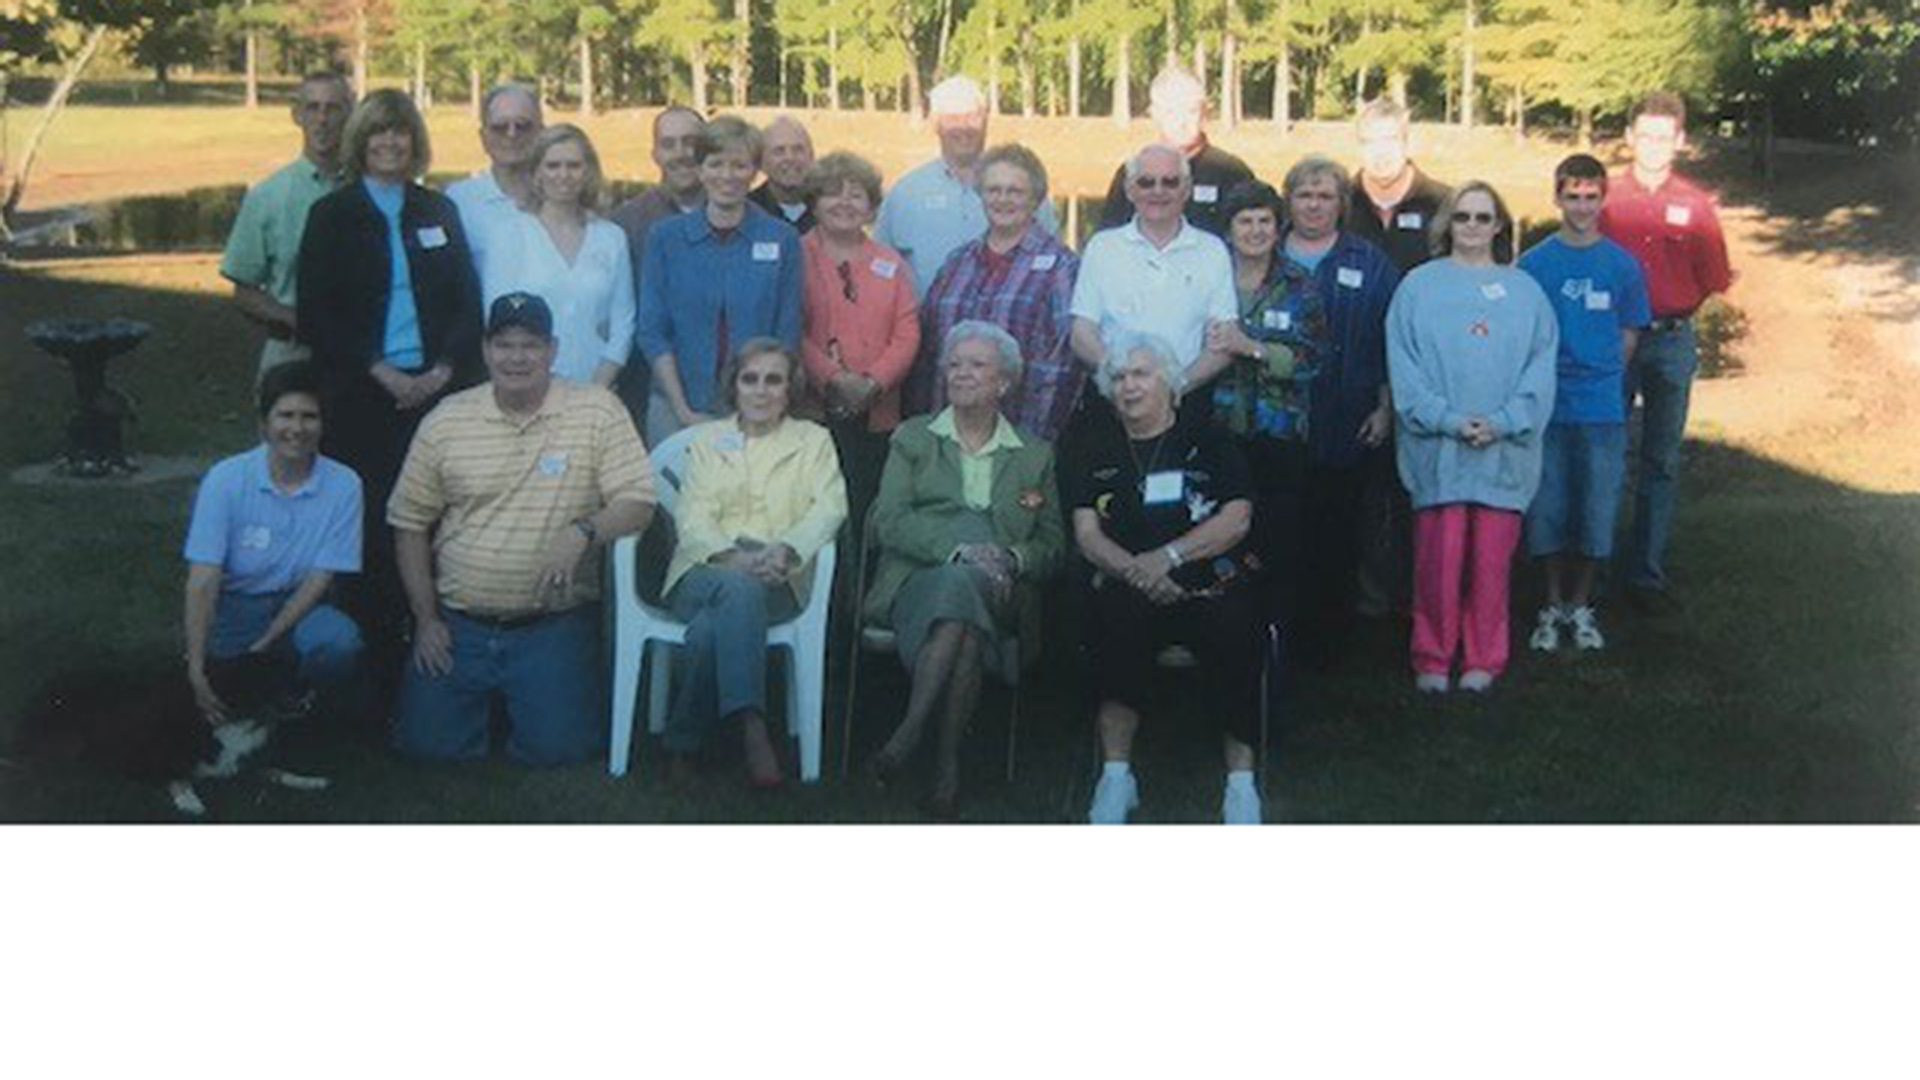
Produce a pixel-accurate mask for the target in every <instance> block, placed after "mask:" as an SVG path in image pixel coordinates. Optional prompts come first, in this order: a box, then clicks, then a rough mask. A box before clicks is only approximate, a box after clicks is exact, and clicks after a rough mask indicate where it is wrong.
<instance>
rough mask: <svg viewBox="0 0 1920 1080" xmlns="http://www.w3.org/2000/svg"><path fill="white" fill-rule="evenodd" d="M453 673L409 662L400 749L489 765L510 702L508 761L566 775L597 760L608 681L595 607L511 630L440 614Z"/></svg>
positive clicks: (397, 732) (398, 726)
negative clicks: (494, 710)
mask: <svg viewBox="0 0 1920 1080" xmlns="http://www.w3.org/2000/svg"><path fill="white" fill-rule="evenodd" d="M441 615H442V617H443V618H445V619H446V621H447V629H448V630H449V631H450V632H451V633H452V635H453V670H452V671H449V672H448V673H446V674H445V675H427V674H424V673H422V672H421V671H420V669H419V667H418V666H417V665H415V664H413V663H412V662H411V661H409V662H408V664H407V671H406V676H405V678H404V680H403V681H402V683H401V686H400V710H399V715H398V717H397V718H396V720H395V725H394V733H393V736H394V745H395V746H396V747H397V748H398V749H399V750H400V752H401V753H403V754H407V755H409V756H411V757H417V758H426V759H429V760H435V761H466V760H471V759H474V758H480V757H484V756H486V753H487V715H488V708H489V706H490V705H491V704H492V701H493V695H494V694H496V693H498V694H500V695H502V696H503V697H505V698H506V704H507V719H508V722H509V724H510V728H509V731H508V734H507V756H508V757H510V758H513V759H514V760H515V761H519V762H521V763H523V764H527V765H566V764H572V763H574V762H580V761H585V760H587V759H588V758H591V757H593V756H594V755H596V754H598V753H600V751H601V748H602V746H603V745H604V743H603V739H604V737H605V735H606V706H605V704H604V703H603V698H604V697H605V695H606V686H605V683H606V672H605V671H604V670H603V666H604V665H602V664H601V663H600V609H599V608H598V607H597V606H595V605H591V604H590V605H587V606H585V607H581V608H575V609H574V610H572V611H567V612H562V613H560V614H558V615H551V616H548V617H546V618H544V619H539V620H537V621H535V622H532V623H528V624H526V625H523V626H515V627H511V628H504V627H499V626H495V625H491V624H488V623H485V622H481V621H479V620H476V619H469V618H467V617H466V616H464V615H462V614H460V613H459V612H457V611H443V612H442V613H441Z"/></svg>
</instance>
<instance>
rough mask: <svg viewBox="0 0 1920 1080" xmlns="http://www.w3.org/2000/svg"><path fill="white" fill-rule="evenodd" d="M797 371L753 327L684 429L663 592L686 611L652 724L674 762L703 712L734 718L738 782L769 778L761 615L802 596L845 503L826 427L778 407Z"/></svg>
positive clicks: (702, 734) (684, 759)
mask: <svg viewBox="0 0 1920 1080" xmlns="http://www.w3.org/2000/svg"><path fill="white" fill-rule="evenodd" d="M804 383H805V380H804V378H803V376H802V369H801V367H800V365H799V364H798V363H796V362H795V360H794V358H793V354H792V352H791V351H790V350H789V349H788V348H787V347H786V346H785V345H784V344H782V343H781V342H780V341H779V340H777V339H775V338H766V337H762V338H754V339H752V340H750V341H748V342H747V343H746V344H744V345H742V346H741V347H740V351H739V352H737V353H735V354H734V355H733V357H732V358H731V359H729V360H728V361H727V363H726V365H725V366H724V367H723V368H722V369H721V371H720V376H719V386H720V391H719V395H720V396H719V402H720V404H721V406H722V407H723V408H726V409H728V410H729V412H730V415H728V416H726V417H723V418H722V419H719V420H714V421H710V422H708V423H705V424H701V425H700V426H698V427H696V428H694V429H693V431H692V433H691V434H690V435H689V438H690V439H691V442H690V443H689V445H688V447H687V463H686V468H685V476H686V479H685V482H684V483H682V484H681V487H680V502H679V504H678V506H677V507H676V508H675V510H674V524H675V527H676V529H677V531H678V533H679V543H678V545H677V546H676V547H675V548H674V552H673V561H672V562H671V563H670V564H669V565H668V567H667V577H666V596H667V603H668V604H669V605H670V606H671V607H672V608H673V613H674V615H675V617H677V618H679V619H681V620H682V621H684V622H685V623H686V624H687V640H686V648H684V649H682V650H681V653H680V668H679V671H678V672H677V673H676V676H675V680H674V687H675V689H674V698H673V711H672V712H671V713H670V714H669V717H668V721H667V730H666V736H665V742H666V746H667V750H668V752H669V753H670V754H672V755H673V756H674V762H675V771H676V772H682V773H684V772H685V771H687V769H688V766H689V763H690V761H691V757H692V755H693V754H695V753H696V752H697V751H699V749H700V748H701V745H702V744H703V743H704V742H705V740H706V735H707V732H708V731H709V730H710V729H711V728H712V727H713V726H714V725H715V724H717V723H725V724H728V725H733V724H736V723H737V724H738V725H739V726H740V737H741V746H742V749H743V751H744V753H745V757H746V764H747V780H748V783H750V784H751V785H752V786H753V787H756V788H770V787H778V786H780V783H781V776H782V773H781V769H780V764H779V759H778V758H777V757H776V756H775V755H774V752H773V742H772V740H771V739H770V738H769V737H768V734H767V721H766V697H767V693H766V688H767V660H766V655H767V626H768V624H769V623H771V622H775V621H778V620H780V619H785V618H788V617H791V616H792V615H793V614H794V613H795V612H797V611H799V610H800V609H801V608H802V607H804V606H806V603H807V587H808V586H809V585H810V584H811V583H812V581H813V558H814V555H815V554H817V553H818V552H819V551H820V549H821V548H823V547H825V546H826V545H827V542H828V541H830V540H832V539H833V537H834V534H835V533H836V532H838V531H839V529H840V523H841V522H842V521H844V520H846V516H847V494H846V486H845V484H844V483H843V482H842V481H841V478H840V464H839V461H838V459H837V457H836V455H835V453H834V448H833V439H832V438H831V437H829V436H828V435H827V432H826V431H825V429H823V428H821V427H820V425H818V424H815V423H812V422H810V421H807V420H801V419H797V418H795V417H794V416H792V415H791V412H790V407H791V405H792V403H793V402H794V401H795V400H796V399H797V398H798V397H799V396H800V391H801V390H802V388H803V386H804Z"/></svg>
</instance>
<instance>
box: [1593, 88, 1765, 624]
mask: <svg viewBox="0 0 1920 1080" xmlns="http://www.w3.org/2000/svg"><path fill="white" fill-rule="evenodd" d="M1627 144H1628V146H1629V147H1630V148H1631V149H1632V151H1633V164H1632V166H1631V168H1629V169H1628V171H1627V173H1626V175H1624V176H1621V177H1620V178H1619V179H1617V180H1615V181H1614V182H1613V185H1612V187H1611V189H1610V190H1609V191H1608V192H1607V202H1606V206H1605V208H1604V209H1602V210H1601V212H1600V231H1601V232H1602V233H1604V234H1605V235H1606V237H1607V239H1609V240H1612V241H1613V242H1614V243H1616V244H1619V245H1620V246H1621V247H1624V248H1626V249H1627V251H1628V252H1629V253H1630V254H1632V255H1633V257H1634V259H1635V260H1636V261H1637V262H1639V264H1640V269H1641V270H1642V271H1644V272H1645V274H1646V278H1647V294H1648V296H1649V298H1650V299H1651V300H1652V306H1653V322H1652V323H1651V324H1649V325H1648V327H1647V329H1646V332H1645V333H1643V334H1641V335H1640V340H1639V343H1638V344H1637V345H1636V346H1635V348H1634V352H1633V361H1632V363H1631V364H1629V365H1628V367H1627V403H1628V405H1629V407H1631V405H1632V403H1633V399H1634V397H1635V396H1636V395H1637V396H1638V397H1639V398H1640V402H1641V409H1642V412H1641V427H1640V460H1639V472H1638V473H1637V474H1636V476H1635V477H1634V485H1633V487H1634V500H1633V527H1632V529H1631V530H1629V532H1628V534H1627V544H1626V548H1625V549H1624V550H1623V552H1622V555H1623V556H1624V558H1625V559H1626V586H1627V599H1628V600H1630V601H1631V602H1632V603H1633V605H1634V607H1635V608H1637V609H1639V610H1640V611H1643V612H1646V613H1649V614H1656V615H1657V614H1665V613H1668V612H1671V611H1673V610H1674V609H1675V607H1676V606H1677V605H1676V604H1675V602H1674V599H1673V592H1672V589H1671V587H1670V583H1669V581H1668V579H1667V542H1668V540H1669V539H1670V538H1671V537H1672V535H1673V506H1674V498H1675V495H1676V489H1675V485H1676V483H1677V482H1678V480H1679V475H1680V444H1681V442H1682V440H1683V439H1684V438H1685V436H1686V431H1687V403H1688V399H1689V398H1690V397H1691V395H1692V392H1693V373H1694V371H1695V369H1696V368H1698V367H1699V364H1700V356H1699V349H1698V345H1697V343H1696V342H1695V340H1694V332H1693V313H1694V312H1695V311H1697V310H1699V307H1700V305H1701V304H1702V303H1705V302H1706V299H1707V297H1709V296H1712V295H1713V294H1714V293H1720V292H1725V291H1727V288H1728V287H1729V286H1730V285H1732V284H1733V270H1732V268H1731V267H1730V266H1729V265H1728V262H1727V241H1726V237H1725V236H1723V235H1722V234H1721V232H1720V216H1719V212H1718V209H1717V208H1716V206H1715V204H1714V200H1713V196H1711V195H1709V194H1708V193H1707V192H1706V191H1705V190H1703V189H1701V188H1700V187H1698V186H1696V185H1694V184H1692V183H1689V182H1688V181H1686V180H1684V179H1682V178H1681V177H1679V176H1676V175H1674V172H1673V159H1674V156H1675V155H1676V154H1678V153H1679V152H1680V151H1681V150H1683V149H1685V148H1686V145H1687V107H1686V104H1685V103H1684V102H1682V101H1681V100H1680V98H1679V96H1678V95H1676V94H1671V93H1667V92H1664V91H1662V92H1658V93H1653V94H1649V95H1647V97H1646V99H1645V100H1643V101H1642V102H1641V103H1640V104H1639V105H1638V106H1636V107H1635V108H1634V111H1633V117H1632V119H1631V121H1630V122H1629V126H1628V129H1627Z"/></svg>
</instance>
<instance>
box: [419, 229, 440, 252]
mask: <svg viewBox="0 0 1920 1080" xmlns="http://www.w3.org/2000/svg"><path fill="white" fill-rule="evenodd" d="M417 235H418V236H419V237H420V246H421V247H423V248H426V249H427V250H428V251H432V250H433V249H434V248H438V247H446V246H447V230H445V229H443V228H441V227H440V226H438V225H429V226H427V227H426V228H424V229H421V230H420V232H419V233H418V234H417Z"/></svg>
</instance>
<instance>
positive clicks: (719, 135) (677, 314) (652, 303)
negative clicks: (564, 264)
mask: <svg viewBox="0 0 1920 1080" xmlns="http://www.w3.org/2000/svg"><path fill="white" fill-rule="evenodd" d="M760 148H761V139H760V132H759V130H758V129H756V128H755V127H754V126H753V125H752V124H749V123H747V122H746V121H745V120H742V119H740V118H739V117H735V116H722V117H720V118H719V119H717V120H714V121H712V122H710V123H708V124H707V126H706V127H705V128H703V129H701V131H700V133H699V134H698V135H695V136H694V139H693V156H694V160H695V161H696V162H698V163H699V169H700V185H701V187H702V188H703V189H704V190H705V191H706V196H707V203H706V206H705V208H703V209H701V210H698V211H692V212H689V213H685V214H677V215H675V216H673V217H669V218H665V219H663V220H661V221H659V222H657V223H655V224H654V226H653V228H652V230H651V231H649V232H648V233H647V243H646V254H645V261H644V262H643V263H642V269H641V271H640V314H639V323H638V328H637V330H636V338H637V339H638V341H639V344H640V351H641V352H642V353H643V354H645V355H646V357H647V361H648V363H649V364H651V365H652V369H653V391H652V395H653V396H652V398H651V399H650V400H649V402H648V405H647V438H648V439H649V440H651V441H652V442H653V443H654V444H656V445H658V444H659V443H661V442H664V441H666V439H667V437H668V436H670V435H672V434H673V433H674V432H676V431H679V430H680V429H681V428H684V427H690V426H692V425H694V424H698V423H702V422H704V421H706V420H710V419H712V418H713V415H712V414H713V410H714V403H715V400H716V399H717V398H718V396H719V386H720V385H721V384H720V383H719V382H717V381H716V380H715V377H714V376H715V373H716V372H717V371H718V370H719V368H720V367H722V366H723V365H724V363H725V361H726V360H727V358H728V357H730V356H731V355H732V354H733V347H732V345H731V344H730V343H731V342H738V341H746V340H748V339H750V338H756V337H772V338H778V339H779V340H780V343H781V344H782V345H784V346H786V348H787V350H788V351H789V352H790V353H793V354H795V355H798V353H799V351H800V313H801V287H800V281H801V267H800V234H799V233H796V232H794V231H793V226H791V225H788V224H787V223H786V222H784V221H779V220H776V219H775V218H774V217H773V216H771V215H770V214H768V213H767V212H766V211H765V210H762V209H760V208H759V207H758V206H755V205H753V203H752V202H750V201H749V200H748V198H747V193H748V190H749V189H750V188H751V187H752V186H753V177H754V174H755V173H756V172H757V171H758V169H759V166H758V165H757V164H755V163H756V162H758V161H759V160H760Z"/></svg>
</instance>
